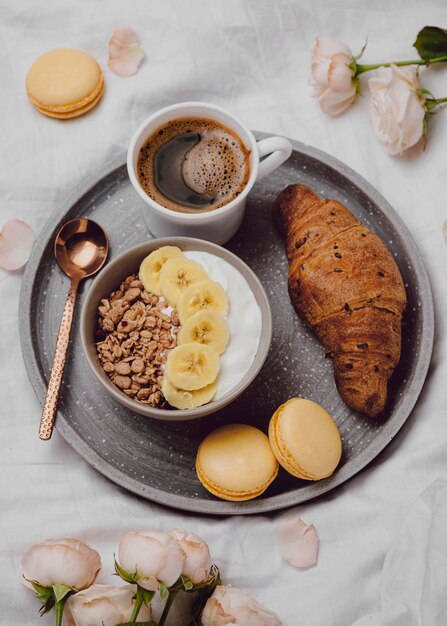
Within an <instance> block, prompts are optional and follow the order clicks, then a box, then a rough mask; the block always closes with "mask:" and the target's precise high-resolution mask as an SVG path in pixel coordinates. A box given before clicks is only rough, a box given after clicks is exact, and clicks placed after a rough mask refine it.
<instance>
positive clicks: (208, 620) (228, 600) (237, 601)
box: [200, 587, 281, 626]
mask: <svg viewBox="0 0 447 626" xmlns="http://www.w3.org/2000/svg"><path fill="white" fill-rule="evenodd" d="M200 624H201V626H223V624H234V626H280V624H281V622H280V620H279V619H278V617H277V616H276V615H275V614H274V613H272V611H269V610H268V609H266V608H265V607H263V606H262V605H261V604H259V603H258V602H256V600H254V599H253V598H251V597H250V596H249V595H248V594H247V593H244V592H243V591H240V590H239V589H236V588H235V587H216V590H215V591H214V593H213V595H212V596H211V597H210V598H209V599H208V600H207V602H206V604H205V606H204V609H203V612H202V615H201V621H200Z"/></svg>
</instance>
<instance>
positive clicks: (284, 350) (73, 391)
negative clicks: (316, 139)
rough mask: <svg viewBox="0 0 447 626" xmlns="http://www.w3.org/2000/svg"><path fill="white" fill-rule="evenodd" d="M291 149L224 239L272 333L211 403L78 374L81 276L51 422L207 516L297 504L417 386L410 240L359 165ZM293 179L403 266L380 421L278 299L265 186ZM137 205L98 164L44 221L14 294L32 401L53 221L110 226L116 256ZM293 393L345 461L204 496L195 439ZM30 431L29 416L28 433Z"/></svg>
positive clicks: (349, 464) (49, 320) (367, 451)
mask: <svg viewBox="0 0 447 626" xmlns="http://www.w3.org/2000/svg"><path fill="white" fill-rule="evenodd" d="M257 136H258V137H259V138H262V137H263V136H264V135H263V134H262V133H257ZM293 145H294V152H293V154H292V156H291V158H290V159H289V160H288V161H287V162H286V163H285V164H283V165H282V166H281V167H280V168H279V169H278V170H276V171H275V172H274V173H273V174H272V175H271V176H269V177H268V178H266V179H264V180H263V181H262V182H260V183H259V184H257V185H256V186H255V187H254V189H253V191H252V193H251V194H250V197H249V200H248V204H247V212H246V217H245V220H244V222H243V225H242V227H241V229H240V231H239V232H238V233H237V235H236V236H235V237H234V238H233V239H232V240H231V241H230V242H229V243H228V244H227V247H228V248H229V249H230V250H232V251H233V252H235V253H236V254H237V255H239V256H240V257H241V258H242V259H243V260H244V261H245V262H246V263H248V265H249V266H250V267H251V268H252V269H253V270H254V271H255V272H256V273H257V275H258V276H259V277H260V279H261V281H262V282H263V284H264V287H265V289H266V291H267V294H268V296H269V298H270V302H271V306H272V312H273V341H272V346H271V350H270V354H269V357H268V359H267V361H266V363H265V365H264V367H263V369H262V370H261V372H260V374H259V376H258V378H257V379H256V380H255V382H254V383H252V385H251V386H250V387H249V388H248V390H247V391H246V392H245V393H244V394H243V395H242V396H241V397H240V398H239V399H238V400H237V401H235V402H234V403H233V404H231V405H230V406H228V407H226V408H225V409H223V410H222V411H221V412H220V413H216V414H214V415H211V416H209V417H205V418H202V419H199V420H195V421H191V422H178V423H175V422H174V423H173V422H158V421H155V420H150V419H147V418H144V417H142V416H139V415H136V414H134V413H132V412H130V411H129V410H127V409H125V408H124V407H123V406H121V405H120V404H118V403H117V402H116V401H115V400H113V398H111V397H110V396H109V395H107V394H106V393H105V392H104V390H103V388H102V387H101V386H100V385H99V383H97V382H96V380H95V378H94V377H93V375H92V373H91V371H90V370H89V367H88V364H87V362H86V359H85V357H84V354H83V351H82V347H81V342H80V337H79V311H80V307H81V305H82V302H83V299H84V297H85V293H86V291H87V290H88V288H89V286H90V282H89V281H86V282H85V284H84V285H83V286H82V288H81V293H80V294H79V302H78V307H79V308H78V309H77V314H76V317H75V323H74V328H73V334H72V341H71V345H70V356H69V358H68V361H67V366H66V369H65V375H64V381H63V386H62V393H61V400H60V409H59V414H58V420H57V429H58V431H59V432H60V434H61V435H62V436H63V437H64V438H65V439H66V440H67V441H68V442H69V443H70V444H71V445H72V446H73V447H74V448H75V449H76V450H77V451H78V452H79V454H81V456H83V457H84V458H85V459H86V460H87V461H88V462H89V463H90V464H91V465H93V467H95V468H96V469H97V470H98V471H100V472H101V473H103V474H104V475H105V476H108V477H109V478H110V479H111V480H113V481H114V482H115V483H117V484H118V485H121V486H122V487H125V488H127V489H129V490H130V491H133V492H134V493H136V494H138V495H140V496H143V497H145V498H148V499H150V500H153V501H155V502H158V503H161V504H165V505H169V506H173V507H177V508H180V509H185V510H189V511H195V512H200V513H210V514H244V513H261V512H265V511H273V510H277V509H281V508H283V507H287V506H291V505H293V504H298V503H301V502H305V501H306V500H309V499H311V498H314V497H315V496H318V495H320V494H322V493H324V492H327V491H329V490H331V489H333V488H334V487H336V486H337V485H340V484H341V483H343V482H344V481H346V480H347V479H349V478H350V477H352V476H353V475H354V474H356V473H357V472H358V471H360V470H361V469H362V468H364V467H365V466H366V465H367V464H368V463H369V462H370V461H371V460H372V459H373V458H374V457H375V456H377V455H378V454H379V452H380V451H381V450H382V449H383V448H384V447H385V446H386V445H387V444H388V443H389V442H390V440H391V439H392V438H393V437H394V435H395V434H396V433H397V432H398V430H399V429H400V428H401V426H402V425H403V423H404V422H405V420H406V419H407V418H408V416H409V415H410V412H411V410H412V409H413V407H414V404H415V402H416V400H417V398H418V396H419V393H420V391H421V389H422V386H423V384H424V380H425V376H426V373H427V369H428V365H429V361H430V356H431V351H432V343H433V304H432V297H431V292H430V286H429V281H428V277H427V274H426V271H425V269H424V266H423V263H422V260H421V257H420V255H419V252H418V250H417V248H416V245H415V243H414V241H413V239H412V238H411V236H410V234H409V232H408V230H407V228H406V227H405V225H404V224H403V223H402V221H401V220H400V218H399V217H398V216H397V215H396V213H395V212H394V210H393V209H392V208H391V207H390V205H389V204H388V203H387V202H386V201H385V200H384V198H382V197H381V196H380V195H379V194H378V193H377V192H376V191H375V190H374V189H373V188H372V187H371V185H369V184H368V183H367V182H366V181H365V180H364V179H363V178H361V177H360V176H359V175H358V174H356V173H355V172H353V171H352V170H351V169H349V168H348V167H346V166H345V165H343V164H342V163H340V162H339V161H337V160H335V159H333V158H332V157H329V156H328V155H327V154H324V153H322V152H320V151H318V150H316V149H315V148H310V147H308V146H305V145H303V144H301V143H298V142H293ZM114 165H115V167H114ZM292 182H293V183H296V182H303V183H305V184H307V185H309V186H310V187H312V188H313V189H315V191H316V192H317V193H319V194H321V195H322V196H324V197H327V198H337V199H338V200H340V201H341V202H343V203H344V204H345V205H346V206H347V207H348V208H349V209H350V210H351V211H352V212H353V213H354V214H355V215H356V216H357V217H358V218H359V219H360V220H361V221H362V222H364V223H365V224H366V225H367V226H368V227H370V228H371V229H372V230H374V231H375V232H376V233H377V234H378V235H379V236H380V237H382V239H384V241H385V242H386V243H387V244H388V245H389V247H390V249H391V250H392V252H393V254H394V256H395V259H396V261H397V263H398V265H399V267H400V270H401V272H402V275H403V278H404V282H405V286H406V289H407V295H408V307H407V312H406V315H405V319H404V329H403V349H402V358H401V362H400V364H399V367H398V369H397V370H396V372H395V374H394V376H393V378H392V380H391V385H390V396H389V402H388V406H387V409H386V412H385V414H384V415H382V416H381V417H380V418H379V419H371V418H367V417H365V416H362V415H359V414H357V413H355V412H353V411H351V410H350V409H348V408H347V407H346V405H345V404H344V403H343V402H342V401H341V399H340V397H339V395H338V393H337V391H336V388H335V384H334V379H333V375H332V367H331V363H330V361H329V360H327V359H325V358H324V350H323V348H322V346H321V345H320V344H319V343H318V341H317V340H316V338H315V337H314V336H313V335H312V333H311V332H309V331H308V330H306V329H305V328H304V326H303V325H302V323H301V322H300V320H299V319H298V318H297V316H296V315H295V313H294V311H293V309H292V306H291V304H290V302H289V298H288V295H287V284H286V281H287V262H286V256H285V253H284V246H283V243H282V241H281V240H280V238H279V236H278V234H277V233H276V231H275V229H274V228H273V225H272V219H271V205H272V201H273V199H274V197H275V196H276V194H277V193H278V192H279V191H280V190H281V189H283V188H284V186H285V185H287V184H288V183H292ZM143 212H144V203H143V201H142V200H141V199H140V198H139V197H138V196H137V194H136V193H135V191H134V190H133V188H132V187H131V185H130V182H129V179H128V177H127V172H126V167H125V166H124V165H120V166H119V167H116V164H109V165H108V166H107V167H105V168H104V169H103V171H101V172H96V173H95V174H94V175H92V177H91V179H90V180H89V181H84V185H83V189H77V190H75V191H74V193H73V194H72V196H71V198H68V199H67V205H66V208H65V209H64V208H63V207H62V208H58V210H57V212H55V213H54V214H53V215H52V216H51V218H50V219H49V221H48V222H47V224H46V226H45V227H44V228H43V229H42V232H41V234H40V236H39V238H38V239H37V241H36V244H35V246H34V249H33V252H32V255H31V259H30V261H29V263H28V266H27V270H26V272H25V276H24V279H23V286H22V293H21V301H20V327H21V328H20V331H21V338H22V350H23V356H24V359H25V363H26V367H27V369H28V373H29V377H30V380H31V383H32V385H33V387H34V389H35V391H36V394H37V396H38V398H39V400H40V401H41V402H42V401H43V398H44V394H45V389H46V381H47V378H48V373H49V369H50V366H51V358H52V354H53V350H54V346H55V339H56V333H57V330H58V326H59V320H60V315H61V311H62V308H63V304H64V301H65V298H66V294H67V291H68V287H69V284H68V279H67V278H66V277H65V276H64V275H63V274H62V272H61V271H60V270H59V268H58V267H57V265H56V263H55V261H54V259H53V254H52V247H53V240H54V235H55V233H56V231H57V230H58V228H59V226H60V225H61V223H62V222H63V221H65V220H67V219H71V218H73V217H76V216H86V217H92V218H93V219H95V220H96V221H98V222H99V223H100V224H101V225H102V226H103V227H104V228H105V230H106V231H107V233H108V235H109V237H110V244H111V252H110V255H111V258H113V257H114V256H116V255H117V254H119V253H120V252H122V251H123V250H125V249H126V248H127V247H130V246H133V245H135V244H137V243H139V242H142V241H145V240H147V239H148V238H152V235H151V234H150V232H149V231H148V228H147V226H146V224H145V220H144V216H143ZM297 395H299V396H304V397H307V398H310V399H312V400H315V401H316V402H319V403H321V404H322V405H323V406H324V407H325V408H326V409H327V410H328V411H329V413H331V414H332V415H333V416H334V418H335V420H336V422H337V424H338V427H339V429H340V431H341V435H342V439H343V457H342V461H341V464H340V466H339V468H338V470H337V471H336V473H335V474H334V475H333V476H332V477H330V478H328V479H325V480H323V481H320V482H318V483H308V482H306V481H300V480H299V479H295V478H293V477H291V476H289V475H287V474H286V473H285V472H283V471H281V472H280V474H279V477H278V479H277V480H276V481H275V482H274V483H273V484H272V485H271V486H270V488H269V489H268V490H267V492H265V493H264V494H263V496H262V497H260V498H258V499H256V500H252V501H249V502H243V503H232V502H224V501H221V500H218V499H217V498H214V497H213V496H211V495H210V494H208V492H206V491H205V489H203V488H202V486H201V484H200V483H199V481H198V480H197V478H196V475H195V471H194V460H195V453H196V449H197V446H198V443H199V442H200V440H201V439H202V438H203V437H204V436H205V435H206V434H208V433H209V432H210V431H211V430H212V429H214V428H216V427H217V426H219V425H221V424H225V423H230V422H246V423H250V424H253V425H255V426H258V427H259V428H261V429H263V430H264V431H266V430H267V425H268V421H269V418H270V416H271V415H272V413H273V411H274V410H275V409H276V407H277V406H278V405H279V404H281V403H282V402H284V401H285V400H287V399H288V398H290V397H292V396H297ZM37 428H38V424H37V421H36V437H37ZM47 445H55V442H53V443H50V444H47Z"/></svg>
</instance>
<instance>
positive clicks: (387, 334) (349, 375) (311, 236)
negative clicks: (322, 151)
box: [273, 185, 406, 416]
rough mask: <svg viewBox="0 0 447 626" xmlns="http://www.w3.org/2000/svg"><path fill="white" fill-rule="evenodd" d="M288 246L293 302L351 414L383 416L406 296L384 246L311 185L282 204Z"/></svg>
mask: <svg viewBox="0 0 447 626" xmlns="http://www.w3.org/2000/svg"><path fill="white" fill-rule="evenodd" d="M273 210H274V217H275V221H276V223H277V226H278V228H279V230H280V232H281V233H282V235H283V236H284V237H285V238H286V242H287V256H288V259H289V277H288V284H289V295H290V298H291V301H292V304H293V306H294V307H295V310H296V312H297V313H298V315H299V316H300V317H301V318H302V319H303V320H304V321H305V322H306V323H307V324H308V325H309V326H310V327H311V328H312V329H313V330H314V332H315V333H316V335H317V336H318V338H319V339H320V341H321V342H322V343H323V345H324V347H325V349H326V356H328V357H330V358H331V359H332V362H333V367H334V375H335V381H336V384H337V389H338V391H339V393H340V395H341V397H342V398H343V400H344V401H345V402H346V404H348V405H349V406H350V407H352V408H353V409H355V410H356V411H359V412H361V413H366V414H367V415H370V416H375V415H378V414H379V413H381V412H382V411H383V408H384V406H385V404H386V399H387V384H388V380H389V378H390V377H391V375H392V373H393V371H394V369H395V367H396V366H397V364H398V362H399V358H400V349H401V334H402V314H403V311H404V309H405V306H406V295H405V289H404V285H403V281H402V277H401V275H400V272H399V269H398V267H397V265H396V263H395V262H394V260H393V257H392V256H391V253H390V251H389V250H388V248H387V247H386V245H385V244H384V243H383V241H382V240H381V239H379V237H378V236H377V235H375V234H374V233H372V232H371V231H370V230H369V229H368V228H366V227H365V226H363V224H361V223H360V222H359V221H358V220H357V219H356V218H355V217H354V216H353V215H352V213H350V211H348V209H347V208H346V207H345V206H343V204H341V203H340V202H338V201H337V200H323V199H321V198H320V197H319V196H318V195H317V194H315V193H314V192H313V191H312V190H311V189H309V188H308V187H305V186H304V185H289V186H288V187H287V188H286V189H284V191H282V192H281V193H280V194H279V196H278V197H277V198H276V200H275V203H274V208H273Z"/></svg>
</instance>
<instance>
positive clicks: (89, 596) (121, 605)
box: [65, 585, 152, 626]
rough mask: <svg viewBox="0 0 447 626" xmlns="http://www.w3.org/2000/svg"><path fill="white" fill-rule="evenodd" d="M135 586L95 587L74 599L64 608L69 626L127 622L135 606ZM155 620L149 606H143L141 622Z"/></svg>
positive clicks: (106, 625)
mask: <svg viewBox="0 0 447 626" xmlns="http://www.w3.org/2000/svg"><path fill="white" fill-rule="evenodd" d="M135 594H136V586H135V585H123V586H122V587H114V586H112V585H93V586H92V587H90V589H86V590H84V591H80V592H79V593H77V594H75V595H74V596H71V597H70V598H69V599H68V600H67V604H66V605H65V611H66V616H67V622H68V626H98V624H101V626H116V624H122V623H124V622H128V621H129V620H130V618H131V616H132V611H133V608H134V605H135ZM151 618H152V614H151V608H150V606H146V605H145V604H143V605H142V606H141V608H140V610H139V613H138V621H139V622H143V621H149V620H151Z"/></svg>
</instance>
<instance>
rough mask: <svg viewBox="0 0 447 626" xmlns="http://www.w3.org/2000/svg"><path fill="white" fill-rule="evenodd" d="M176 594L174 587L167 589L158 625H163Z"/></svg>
mask: <svg viewBox="0 0 447 626" xmlns="http://www.w3.org/2000/svg"><path fill="white" fill-rule="evenodd" d="M176 595H177V590H176V589H171V590H170V591H169V595H168V599H167V600H166V604H165V608H164V609H163V613H162V614H161V617H160V621H159V622H158V626H164V623H165V621H166V619H167V617H168V613H169V611H170V610H171V606H172V605H173V603H174V600H175V597H176Z"/></svg>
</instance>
